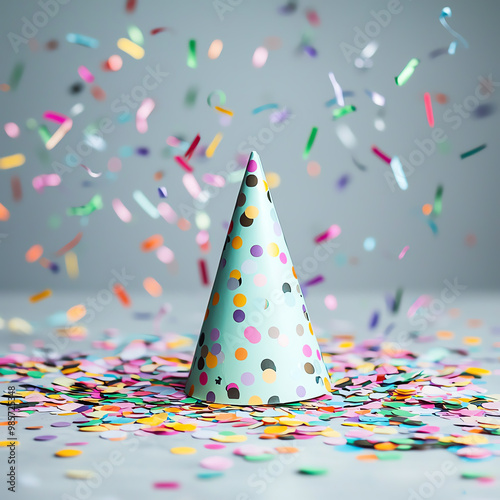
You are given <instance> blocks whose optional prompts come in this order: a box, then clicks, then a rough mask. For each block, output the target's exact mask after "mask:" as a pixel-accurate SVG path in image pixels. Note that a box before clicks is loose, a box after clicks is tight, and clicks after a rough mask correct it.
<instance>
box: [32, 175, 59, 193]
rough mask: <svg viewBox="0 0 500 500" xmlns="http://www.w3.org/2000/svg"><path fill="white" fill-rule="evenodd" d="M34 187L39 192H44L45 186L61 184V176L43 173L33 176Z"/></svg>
mask: <svg viewBox="0 0 500 500" xmlns="http://www.w3.org/2000/svg"><path fill="white" fill-rule="evenodd" d="M32 184H33V187H34V188H35V190H36V191H38V192H39V193H42V192H43V190H44V188H45V187H54V186H59V184H61V178H60V177H59V175H57V174H42V175H37V176H36V177H33V181H32Z"/></svg>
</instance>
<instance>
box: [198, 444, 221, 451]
mask: <svg viewBox="0 0 500 500" xmlns="http://www.w3.org/2000/svg"><path fill="white" fill-rule="evenodd" d="M203 446H204V447H205V448H206V449H207V450H223V449H224V448H225V447H226V445H225V444H221V443H208V444H205V445H203Z"/></svg>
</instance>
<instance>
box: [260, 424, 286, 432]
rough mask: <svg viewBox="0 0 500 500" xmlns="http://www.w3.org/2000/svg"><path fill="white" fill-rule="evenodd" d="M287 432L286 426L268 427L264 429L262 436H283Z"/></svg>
mask: <svg viewBox="0 0 500 500" xmlns="http://www.w3.org/2000/svg"><path fill="white" fill-rule="evenodd" d="M287 431H288V427H287V426H286V425H270V426H268V427H266V428H265V429H264V434H284V433H285V432H287Z"/></svg>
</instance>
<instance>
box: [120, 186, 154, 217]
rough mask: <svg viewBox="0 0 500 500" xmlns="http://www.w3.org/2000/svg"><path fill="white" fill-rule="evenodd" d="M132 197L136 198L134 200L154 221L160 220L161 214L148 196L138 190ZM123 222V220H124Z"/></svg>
mask: <svg viewBox="0 0 500 500" xmlns="http://www.w3.org/2000/svg"><path fill="white" fill-rule="evenodd" d="M132 196H133V197H134V200H135V201H136V202H137V204H138V205H139V206H140V207H141V208H142V209H143V210H144V211H145V212H146V213H147V214H148V215H149V216H150V217H151V218H152V219H158V217H160V214H159V213H158V210H157V209H156V207H155V206H154V205H153V204H152V203H151V202H150V201H149V200H148V198H147V197H146V195H145V194H144V193H143V192H142V191H140V190H138V189H137V190H136V191H134V192H133V193H132ZM117 215H118V214H117ZM122 220H123V219H122Z"/></svg>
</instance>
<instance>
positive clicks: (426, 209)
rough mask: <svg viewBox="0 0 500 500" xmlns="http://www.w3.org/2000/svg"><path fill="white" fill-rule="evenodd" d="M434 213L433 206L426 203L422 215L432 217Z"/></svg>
mask: <svg viewBox="0 0 500 500" xmlns="http://www.w3.org/2000/svg"><path fill="white" fill-rule="evenodd" d="M431 212H432V205H431V204H430V203H426V204H425V205H423V206H422V213H423V214H424V215H430V214H431Z"/></svg>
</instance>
